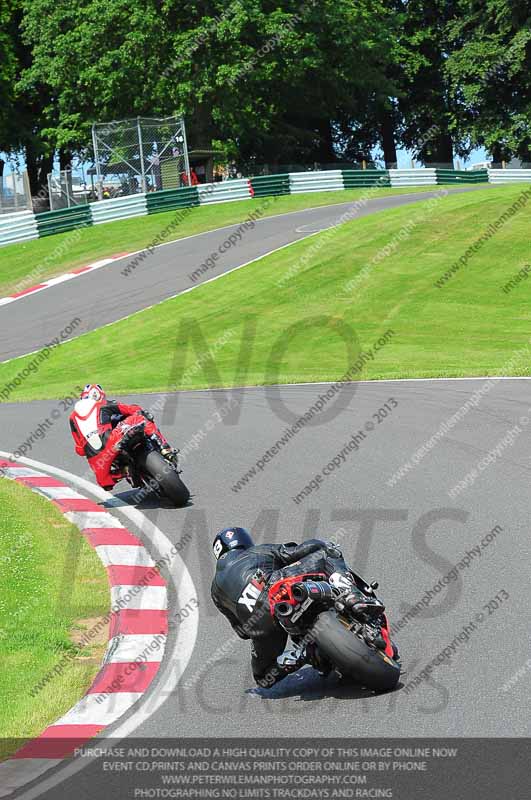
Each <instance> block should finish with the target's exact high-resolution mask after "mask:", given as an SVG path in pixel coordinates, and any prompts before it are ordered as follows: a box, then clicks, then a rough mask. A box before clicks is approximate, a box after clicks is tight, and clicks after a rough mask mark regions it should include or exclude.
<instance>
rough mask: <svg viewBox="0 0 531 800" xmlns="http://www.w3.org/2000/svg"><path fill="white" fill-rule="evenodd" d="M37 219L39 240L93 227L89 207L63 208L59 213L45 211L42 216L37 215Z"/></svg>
mask: <svg viewBox="0 0 531 800" xmlns="http://www.w3.org/2000/svg"><path fill="white" fill-rule="evenodd" d="M35 219H36V220H37V228H38V230H39V238H42V237H43V236H52V235H53V234H54V233H65V231H73V230H74V229H75V228H86V227H88V226H89V225H92V216H91V214H90V206H89V205H84V206H73V207H72V208H61V209H59V211H44V212H43V213H42V214H35Z"/></svg>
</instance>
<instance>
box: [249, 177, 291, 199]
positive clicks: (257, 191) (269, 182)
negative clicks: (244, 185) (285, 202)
mask: <svg viewBox="0 0 531 800" xmlns="http://www.w3.org/2000/svg"><path fill="white" fill-rule="evenodd" d="M251 186H252V187H253V191H254V196H255V197H273V196H279V195H283V194H290V193H291V191H290V180H289V175H288V174H285V175H259V176H257V177H255V178H251Z"/></svg>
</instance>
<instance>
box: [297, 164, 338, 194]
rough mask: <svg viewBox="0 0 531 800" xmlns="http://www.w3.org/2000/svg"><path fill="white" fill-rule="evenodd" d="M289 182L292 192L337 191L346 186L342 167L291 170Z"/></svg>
mask: <svg viewBox="0 0 531 800" xmlns="http://www.w3.org/2000/svg"><path fill="white" fill-rule="evenodd" d="M289 184H290V194H303V193H304V192H337V191H338V190H341V189H344V188H345V186H344V183H343V173H342V172H341V170H340V169H333V170H329V171H327V172H290V174H289Z"/></svg>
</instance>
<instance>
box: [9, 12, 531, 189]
mask: <svg viewBox="0 0 531 800" xmlns="http://www.w3.org/2000/svg"><path fill="white" fill-rule="evenodd" d="M530 60H531V33H530V18H529V2H528V0H524V1H523V2H522V1H521V2H518V1H517V0H481V2H480V0H429V1H428V0H113V1H112V2H109V0H3V3H2V6H1V7H0V99H1V103H0V148H3V149H4V150H6V149H7V150H20V149H23V150H24V151H25V152H26V155H27V158H28V164H30V165H31V169H32V171H33V182H34V185H35V184H37V183H39V181H41V180H42V174H41V173H42V171H43V170H44V168H45V166H46V164H47V163H49V160H50V157H51V154H53V153H54V152H60V153H61V155H62V158H63V161H65V162H67V161H68V158H69V154H70V153H71V152H82V151H83V150H84V149H85V148H86V147H87V146H88V145H89V143H90V128H91V125H92V123H93V122H95V121H99V122H101V121H110V120H113V119H120V118H124V117H134V116H136V115H144V116H158V115H160V116H165V115H169V114H172V113H183V114H185V116H186V120H187V126H188V130H189V138H190V141H191V144H192V145H193V146H197V147H208V146H211V145H212V143H216V144H219V143H222V146H223V147H224V149H225V150H226V151H227V152H228V153H231V154H233V155H234V156H237V157H238V158H239V159H240V160H241V161H242V162H249V161H254V162H255V163H271V164H289V163H311V162H313V161H316V162H319V163H322V164H326V163H333V162H334V161H336V160H340V159H346V160H360V159H361V158H366V159H370V154H371V152H372V151H373V150H374V148H375V147H376V146H378V145H379V146H380V147H381V148H382V149H383V152H384V155H385V160H386V161H387V162H389V163H392V162H393V161H395V160H396V146H402V147H407V148H410V149H411V150H413V152H414V153H415V155H416V157H417V158H418V159H420V160H422V161H424V162H438V163H448V162H451V160H452V157H453V154H460V155H466V154H468V153H469V152H470V150H471V148H473V147H475V146H478V145H484V146H486V147H487V148H488V149H489V150H490V151H491V152H492V153H493V154H494V155H495V156H496V157H510V156H511V155H518V156H520V157H521V158H525V159H529V158H530V147H531V130H530V111H531V97H530V95H531V77H530V76H531V70H530V66H531V63H530Z"/></svg>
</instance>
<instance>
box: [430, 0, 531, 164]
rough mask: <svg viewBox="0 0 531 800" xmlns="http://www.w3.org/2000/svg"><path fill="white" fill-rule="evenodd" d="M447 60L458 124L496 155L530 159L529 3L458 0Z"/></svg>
mask: <svg viewBox="0 0 531 800" xmlns="http://www.w3.org/2000/svg"><path fill="white" fill-rule="evenodd" d="M448 38H449V42H450V45H451V53H450V56H449V58H448V61H447V64H446V68H445V69H446V74H447V75H448V79H449V83H450V86H451V91H452V93H453V96H454V98H455V108H456V109H457V114H456V124H457V126H458V129H459V131H460V134H461V135H462V136H466V137H468V138H469V139H470V142H471V144H472V146H474V147H476V146H485V147H486V148H487V150H489V151H490V153H491V155H492V156H493V159H494V161H498V162H499V161H501V160H502V159H509V158H511V156H513V155H514V156H518V157H519V158H521V159H522V160H524V161H527V162H531V6H530V4H529V2H522V3H516V2H512V1H511V0H496V2H493V0H487V2H478V0H474V2H470V1H469V0H467V1H466V2H465V1H464V0H460V2H459V14H458V15H457V17H456V19H455V20H454V21H453V22H452V23H451V25H449V31H448Z"/></svg>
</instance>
